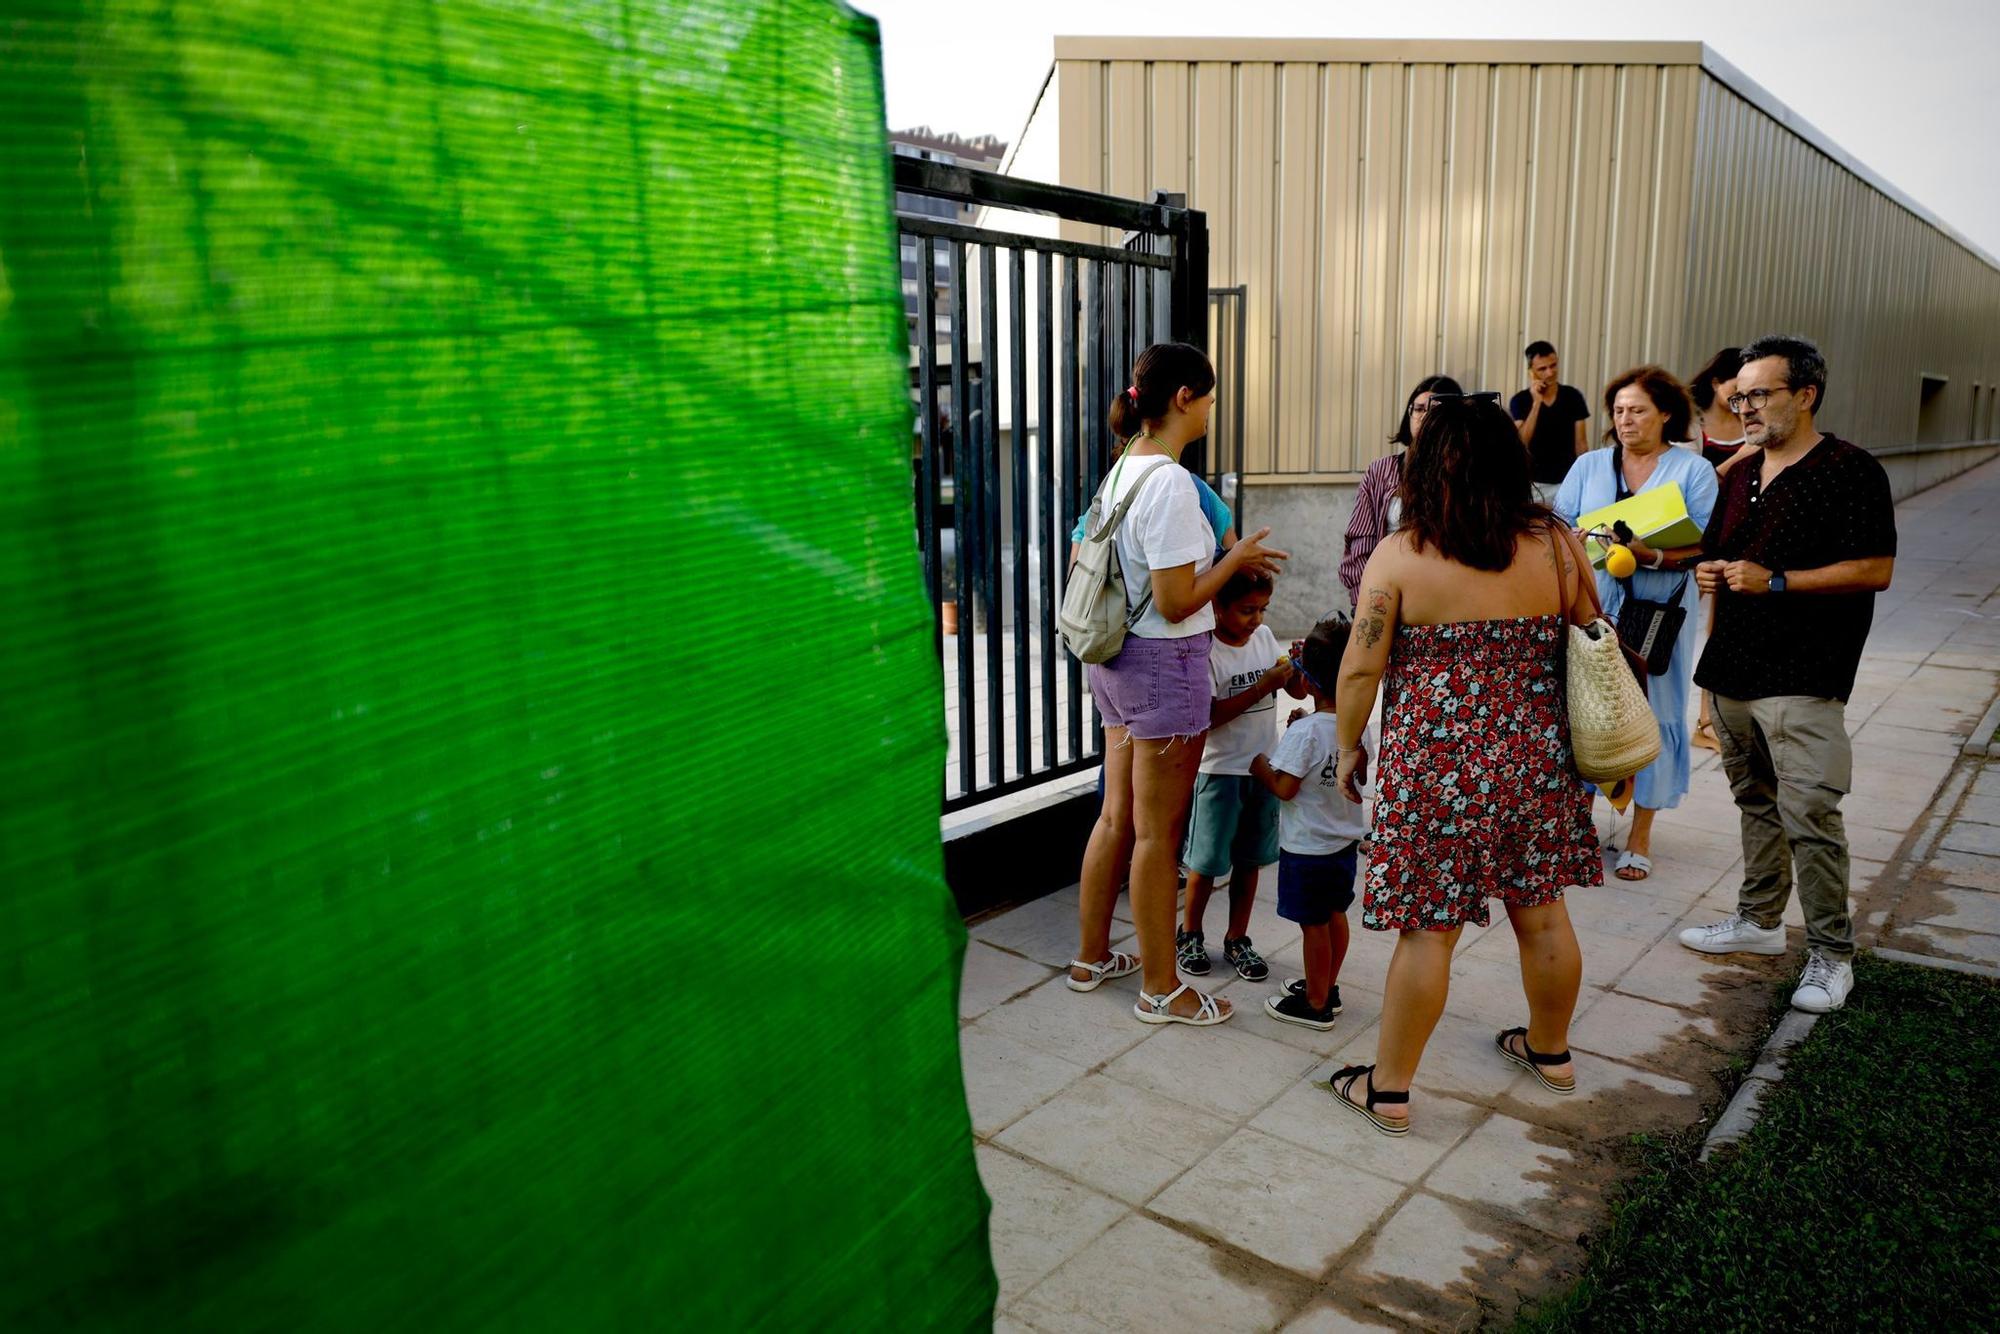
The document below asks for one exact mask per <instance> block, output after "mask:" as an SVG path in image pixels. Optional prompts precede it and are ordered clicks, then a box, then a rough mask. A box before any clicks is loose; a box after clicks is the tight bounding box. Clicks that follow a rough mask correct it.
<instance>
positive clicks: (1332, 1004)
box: [1285, 977, 1340, 1014]
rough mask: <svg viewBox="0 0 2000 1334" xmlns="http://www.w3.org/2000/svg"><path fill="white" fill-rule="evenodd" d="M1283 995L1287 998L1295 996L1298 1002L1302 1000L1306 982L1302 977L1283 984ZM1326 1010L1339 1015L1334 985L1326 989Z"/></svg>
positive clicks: (1338, 1000) (1336, 988)
mask: <svg viewBox="0 0 2000 1334" xmlns="http://www.w3.org/2000/svg"><path fill="white" fill-rule="evenodd" d="M1285 994H1286V995H1287V996H1297V997H1298V998H1299V999H1300V1000H1304V999H1305V998H1306V980H1305V979H1304V978H1303V977H1295V978H1293V979H1292V980H1291V981H1289V982H1287V983H1285ZM1326 1008H1327V1009H1329V1010H1332V1011H1333V1012H1334V1013H1335V1014H1339V1013H1340V988H1339V986H1337V985H1336V986H1331V987H1328V988H1327V990H1326Z"/></svg>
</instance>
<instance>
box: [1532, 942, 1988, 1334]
mask: <svg viewBox="0 0 2000 1334" xmlns="http://www.w3.org/2000/svg"><path fill="white" fill-rule="evenodd" d="M1856 973H1857V977H1856V981H1855V988H1854V993H1853V994H1852V995H1851V996H1850V997H1849V998H1848V1002H1847V1007H1846V1008H1845V1009H1844V1010H1841V1011H1840V1012H1839V1013H1837V1014H1832V1015H1828V1016H1827V1017H1826V1018H1824V1019H1822V1020H1821V1021H1820V1022H1819V1025H1818V1026H1817V1027H1815V1028H1814V1029H1813V1031H1812V1034H1811V1035H1810V1036H1809V1037H1808V1038H1807V1039H1806V1040H1805V1041H1804V1042H1803V1043H1801V1044H1800V1045H1799V1046H1798V1048H1796V1049H1795V1050H1794V1051H1793V1053H1792V1058H1791V1062H1790V1064H1789V1065H1788V1066H1787V1068H1786V1072H1785V1078H1784V1079H1783V1080H1782V1081H1781V1082H1780V1083H1779V1084H1778V1085H1777V1087H1776V1088H1774V1089H1772V1090H1770V1091H1769V1092H1768V1093H1767V1094H1766V1096H1765V1100H1764V1111H1763V1119H1762V1120H1760V1121H1759V1122H1758V1123H1757V1125H1756V1128H1755V1129H1753V1130H1752V1131H1751V1133H1750V1135H1749V1136H1748V1138H1746V1139H1745V1140H1744V1142H1743V1144H1742V1145H1741V1146H1740V1147H1739V1148H1738V1149H1737V1150H1736V1151H1734V1152H1725V1153H1723V1154H1720V1155H1718V1156H1717V1158H1716V1159H1715V1160H1714V1161H1712V1162H1709V1163H1707V1164H1702V1163H1698V1162H1696V1161H1695V1155H1696V1154H1698V1153H1699V1152H1700V1151H1701V1140H1702V1132H1704V1131H1705V1130H1706V1127H1702V1128H1700V1129H1698V1130H1695V1131H1690V1132H1689V1133H1688V1134H1686V1135H1684V1136H1681V1137H1678V1138H1676V1139H1672V1140H1658V1139H1650V1138H1649V1139H1643V1140H1641V1141H1640V1142H1639V1148H1640V1152H1641V1156H1642V1159H1643V1162H1644V1167H1643V1169H1642V1171H1641V1173H1640V1175H1639V1176H1638V1177H1637V1178H1636V1179H1635V1180H1633V1181H1632V1182H1630V1183H1629V1184H1628V1185H1627V1186H1626V1188H1625V1189H1624V1191H1623V1192H1622V1195H1621V1198H1620V1199H1619V1201H1618V1202H1617V1204H1616V1205H1615V1206H1614V1209H1613V1218H1612V1223H1611V1226H1610V1227H1609V1228H1608V1229H1607V1231H1606V1232H1605V1233H1604V1234H1603V1235H1601V1236H1599V1237H1598V1238H1596V1239H1595V1242H1594V1245H1593V1248H1592V1251H1591V1255H1590V1259H1589V1262H1588V1265H1587V1266H1586V1268H1585V1271H1584V1275H1583V1277H1582V1278H1581V1279H1579V1280H1578V1282H1577V1284H1576V1286H1575V1287H1573V1288H1571V1289H1570V1290H1569V1291H1568V1292H1566V1293H1562V1294H1560V1295H1558V1296H1555V1297H1551V1298H1549V1299H1547V1300H1546V1301H1544V1302H1542V1303H1540V1304H1539V1305H1538V1306H1535V1307H1533V1308H1530V1309H1529V1310H1528V1311H1527V1312H1525V1313H1524V1314H1523V1316H1522V1318H1521V1320H1520V1322H1519V1324H1518V1325H1517V1329H1522V1330H1547V1331H1566V1330H1640V1329H1661V1328H1669V1327H1672V1328H1677V1329H1681V1330H1702V1331H1708V1330H1752V1329H1758V1330H1761V1329H1857V1328H1861V1329H1867V1328H1876V1329H1891V1328H1893V1329H1924V1328H1929V1329H1940V1330H1944V1329H1953V1330H1956V1329H1986V1330H1993V1329H2000V985H1996V984H1994V983H1991V982H1987V981H1983V980H1981V979H1979V978H1975V977H1968V976H1965V975H1963V974H1960V973H1950V972H1944V971H1941V970H1934V969H1928V968H1918V967H1915V966H1912V965H1908V964H1892V963H1885V962H1882V961H1879V960H1876V959H1874V958H1872V957H1867V956H1864V957H1863V958H1862V959H1860V960H1859V961H1858V963H1857V965H1856Z"/></svg>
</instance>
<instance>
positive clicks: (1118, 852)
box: [1070, 727, 1132, 982]
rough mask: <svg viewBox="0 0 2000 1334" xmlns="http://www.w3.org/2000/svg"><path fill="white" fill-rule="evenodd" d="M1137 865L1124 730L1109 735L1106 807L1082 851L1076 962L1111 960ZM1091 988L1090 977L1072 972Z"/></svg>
mask: <svg viewBox="0 0 2000 1334" xmlns="http://www.w3.org/2000/svg"><path fill="white" fill-rule="evenodd" d="M1131 862H1132V747H1131V745H1130V744H1129V743H1128V742H1127V740H1126V732H1125V729H1124V728H1122V727H1107V728H1105V729H1104V804H1103V805H1102V806H1100V807H1099V808H1098V811H1097V823H1096V824H1095V825H1093V826H1091V830H1090V842H1089V843H1087V844H1085V845H1084V849H1083V877H1082V881H1081V883H1080V884H1078V886H1077V914H1076V915H1077V925H1078V927H1079V943H1078V945H1077V950H1076V957H1077V958H1079V959H1081V960H1082V961H1083V962H1085V963H1103V962H1104V961H1105V960H1106V959H1107V958H1109V957H1110V956H1111V910H1112V908H1114V907H1116V906H1117V903H1118V887H1119V886H1120V885H1121V884H1123V883H1124V882H1125V876H1126V872H1127V870H1128V869H1129V868H1130V866H1131ZM1070 976H1072V977H1074V978H1075V979H1076V980H1077V981H1079V982H1088V981H1089V980H1090V974H1089V973H1088V972H1087V971H1085V970H1083V969H1080V968H1072V969H1070Z"/></svg>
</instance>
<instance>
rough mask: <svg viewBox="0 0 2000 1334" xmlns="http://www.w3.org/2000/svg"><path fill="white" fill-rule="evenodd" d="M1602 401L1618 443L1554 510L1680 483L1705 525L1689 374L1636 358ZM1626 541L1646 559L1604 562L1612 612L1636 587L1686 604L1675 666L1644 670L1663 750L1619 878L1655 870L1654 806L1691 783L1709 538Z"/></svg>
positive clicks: (1646, 778) (1601, 586) (1580, 468)
mask: <svg viewBox="0 0 2000 1334" xmlns="http://www.w3.org/2000/svg"><path fill="white" fill-rule="evenodd" d="M1604 406H1605V410H1606V411H1607V412H1608V413H1609V414H1610V416H1611V430H1610V432H1609V433H1608V434H1609V435H1610V438H1611V441H1612V448H1610V449H1594V450H1592V451H1591V452H1590V453H1588V454H1585V455H1584V456H1583V457H1582V458H1580V459H1578V460H1577V461H1576V463H1575V464H1574V465H1573V466H1572V467H1571V468H1570V470H1569V476H1568V477H1566V478H1564V479H1563V484H1562V487H1561V489H1559V490H1558V491H1557V492H1556V502H1555V510H1556V514H1557V515H1558V516H1560V517H1561V519H1562V521H1563V522H1564V523H1566V524H1575V523H1576V520H1577V516H1578V515H1582V514H1588V513H1590V512H1591V511H1593V510H1598V509H1602V508H1604V507H1605V506H1606V505H1610V504H1613V503H1615V502H1617V501H1620V500H1623V499H1625V498H1626V497H1627V496H1632V495H1637V494H1639V493H1640V492H1642V491H1650V490H1652V489H1654V488H1655V487H1660V486H1666V485H1668V484H1669V483H1673V484H1676V485H1678V486H1679V487H1680V489H1681V498H1682V499H1683V500H1684V501H1686V502H1687V512H1688V517H1689V518H1691V519H1693V520H1694V522H1695V524H1696V525H1697V526H1698V527H1703V528H1705V527H1707V526H1708V516H1709V515H1710V514H1711V513H1713V512H1714V510H1715V496H1716V487H1715V469H1714V468H1712V467H1710V466H1709V463H1708V461H1707V460H1706V459H1704V458H1701V457H1700V456H1698V455H1697V454H1695V452H1694V451H1693V450H1689V449H1676V448H1674V447H1673V445H1672V444H1671V443H1670V442H1672V441H1676V440H1685V439H1687V437H1688V430H1689V427H1690V424H1691V421H1692V418H1693V415H1694V412H1693V407H1692V405H1691V403H1690V402H1689V400H1688V394H1687V390H1685V389H1683V388H1682V387H1681V382H1680V381H1679V380H1676V379H1675V378H1674V377H1673V376H1671V375H1669V374H1668V373H1667V372H1666V371H1663V370H1661V369H1660V368H1659V367H1658V366H1635V367H1633V368H1632V369H1631V370H1629V371H1626V372H1625V373H1624V374H1623V375H1620V376H1619V377H1618V378H1617V379H1615V380H1613V381H1612V382H1611V383H1610V384H1608V385H1606V386H1605V387H1604ZM1624 545H1625V546H1626V547H1628V548H1629V549H1630V550H1631V552H1632V555H1633V557H1634V559H1636V560H1637V562H1638V566H1639V568H1638V569H1636V570H1634V571H1633V572H1632V574H1631V577H1630V578H1626V579H1619V578H1615V577H1613V576H1612V575H1611V574H1610V573H1609V572H1607V571H1602V570H1600V571H1598V573H1597V576H1596V578H1597V591H1598V597H1599V600H1600V601H1601V602H1602V603H1603V604H1604V614H1605V616H1606V617H1607V618H1609V619H1610V620H1611V621H1612V622H1613V623H1614V624H1615V623H1617V620H1618V613H1619V610H1620V609H1621V608H1622V607H1623V606H1624V605H1625V600H1626V599H1627V598H1628V597H1631V598H1642V599H1644V600H1646V601H1648V602H1664V603H1672V604H1678V605H1679V606H1680V607H1681V608H1682V610H1683V611H1684V612H1685V613H1686V619H1684V620H1683V622H1682V624H1681V628H1680V631H1679V633H1678V634H1677V635H1676V637H1675V639H1674V646H1673V654H1672V656H1671V657H1670V658H1669V659H1668V661H1667V669H1666V670H1665V671H1664V672H1661V673H1660V674H1659V675H1657V676H1648V677H1647V678H1646V702H1647V703H1648V704H1650V705H1652V708H1653V716H1654V717H1655V718H1657V719H1658V720H1659V724H1660V758H1659V759H1657V760H1654V761H1653V762H1652V763H1651V764H1649V765H1647V766H1646V767H1645V768H1643V769H1641V770H1640V771H1639V772H1638V774H1637V775H1636V776H1635V777H1634V778H1633V780H1632V803H1633V805H1632V827H1631V829H1630V830H1629V831H1627V833H1626V835H1625V849H1624V851H1622V852H1620V853H1619V854H1618V865H1617V870H1616V874H1617V876H1618V878H1619V879H1620V880H1644V879H1645V878H1646V877H1647V876H1649V875H1651V874H1652V873H1653V859H1652V853H1653V815H1654V812H1656V811H1663V810H1672V809H1673V808H1674V807H1676V806H1678V805H1680V804H1681V798H1682V797H1684V796H1686V795H1687V790H1688V772H1689V769H1690V767H1691V760H1692V751H1691V750H1690V746H1691V745H1692V739H1691V737H1690V735H1689V732H1688V722H1687V714H1688V692H1689V691H1690V690H1691V689H1692V682H1693V680H1694V630H1693V626H1692V621H1693V618H1694V615H1695V612H1696V610H1697V603H1696V590H1695V586H1694V575H1693V571H1694V567H1695V564H1696V563H1697V562H1698V561H1700V559H1701V548H1700V547H1699V546H1690V547H1681V548H1678V549H1676V550H1672V551H1657V550H1655V549H1654V548H1652V547H1649V546H1647V545H1646V544H1645V543H1644V542H1642V541H1640V540H1638V539H1637V538H1635V539H1633V540H1632V541H1630V542H1627V543H1625V544H1624ZM1635 647H1636V646H1635Z"/></svg>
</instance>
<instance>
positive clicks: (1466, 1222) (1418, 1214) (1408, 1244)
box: [1334, 1194, 1582, 1329]
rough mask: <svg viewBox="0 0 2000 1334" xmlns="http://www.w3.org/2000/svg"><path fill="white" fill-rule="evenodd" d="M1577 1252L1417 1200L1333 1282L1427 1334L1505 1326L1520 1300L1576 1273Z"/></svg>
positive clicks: (1478, 1213) (1452, 1207)
mask: <svg viewBox="0 0 2000 1334" xmlns="http://www.w3.org/2000/svg"><path fill="white" fill-rule="evenodd" d="M1581 1264H1582V1252H1581V1251H1579V1250H1578V1249H1577V1248H1576V1247H1575V1246H1574V1245H1569V1244H1566V1243H1563V1242H1558V1241H1556V1240H1554V1239H1552V1238H1550V1237H1549V1236H1547V1235H1546V1234H1544V1233H1542V1232H1539V1231H1537V1230H1535V1229H1533V1228H1529V1227H1527V1226H1525V1225H1524V1224H1521V1223H1517V1222H1509V1221H1506V1220H1504V1219H1501V1218H1498V1217H1495V1216H1493V1215H1491V1214H1488V1213H1486V1212H1484V1211H1483V1210H1481V1209H1478V1208H1475V1207H1473V1206H1470V1205H1466V1204H1461V1203H1454V1202H1450V1201H1446V1200H1442V1199H1439V1198H1438V1197H1436V1196H1434V1195H1425V1194H1417V1195H1413V1196H1411V1197H1410V1199H1409V1201H1408V1202H1407V1203H1405V1204H1404V1205H1403V1207H1402V1208H1400V1209H1398V1210H1397V1211H1396V1213H1395V1216H1394V1217H1392V1218H1391V1219H1390V1220H1389V1221H1388V1223H1386V1224H1385V1225H1384V1226H1383V1228H1382V1230H1381V1232H1379V1233H1377V1234H1376V1236H1375V1238H1374V1241H1373V1242H1372V1244H1371V1245H1370V1246H1369V1248H1368V1250H1367V1252H1366V1253H1365V1254H1364V1255H1363V1256H1362V1257H1360V1258H1359V1259H1357V1260H1354V1261H1351V1262H1350V1263H1349V1264H1348V1265H1347V1266H1346V1267H1345V1268H1344V1269H1343V1270H1342V1271H1341V1274H1340V1276H1339V1278H1338V1279H1337V1280H1336V1282H1335V1285H1334V1286H1335V1288H1336V1290H1338V1291H1339V1292H1340V1293H1342V1294H1343V1296H1344V1297H1346V1298H1348V1299H1351V1300H1355V1301H1359V1302H1362V1303H1365V1304H1367V1305H1370V1306H1375V1307H1379V1308H1381V1309H1383V1310H1386V1311H1389V1312H1391V1313H1393V1314H1395V1315H1397V1316H1399V1317H1401V1318H1402V1319H1403V1320H1405V1321H1408V1322H1409V1323H1411V1324H1413V1325H1416V1326H1418V1327H1421V1328H1427V1329H1470V1328H1474V1327H1476V1326H1479V1325H1482V1324H1485V1323H1488V1322H1493V1323H1496V1324H1505V1323H1507V1322H1510V1321H1511V1320H1512V1318H1513V1317H1514V1316H1515V1314H1516V1313H1517V1312H1518V1310H1519V1308H1520V1305H1521V1303H1522V1301H1523V1299H1524V1298H1526V1297H1527V1296H1529V1295H1531V1294H1534V1293H1537V1292H1540V1291H1543V1290H1545V1289H1547V1288H1549V1287H1552V1286H1554V1285H1555V1284H1556V1283H1558V1282H1560V1281H1561V1280H1562V1279H1563V1278H1565V1277H1569V1276H1571V1275H1574V1274H1575V1273H1577V1272H1578V1271H1579V1270H1580V1268H1581Z"/></svg>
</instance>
